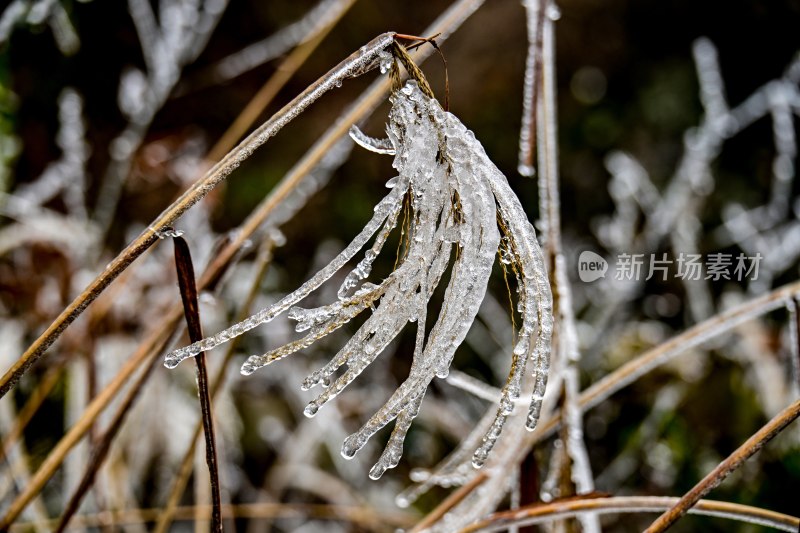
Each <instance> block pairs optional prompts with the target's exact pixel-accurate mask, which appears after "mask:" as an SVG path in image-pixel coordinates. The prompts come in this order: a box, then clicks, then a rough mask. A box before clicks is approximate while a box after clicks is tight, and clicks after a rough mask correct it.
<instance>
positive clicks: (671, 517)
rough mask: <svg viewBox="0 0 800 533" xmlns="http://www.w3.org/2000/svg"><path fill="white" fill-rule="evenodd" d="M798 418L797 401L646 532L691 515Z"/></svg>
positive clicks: (799, 405)
mask: <svg viewBox="0 0 800 533" xmlns="http://www.w3.org/2000/svg"><path fill="white" fill-rule="evenodd" d="M798 416H800V400H796V401H795V402H794V403H793V404H791V405H790V406H788V407H787V408H786V409H784V410H783V411H781V412H780V413H778V414H777V415H776V416H775V417H774V418H773V419H772V420H770V421H769V422H767V424H766V425H765V426H764V427H762V428H761V429H759V430H758V431H757V432H756V433H755V434H754V435H753V436H752V437H750V438H749V439H747V441H745V443H744V444H742V445H741V446H739V448H737V449H736V451H735V452H733V453H732V454H731V455H729V456H728V458H727V459H725V460H724V461H722V462H721V463H720V464H718V465H717V467H716V468H714V470H712V471H711V472H709V473H708V475H706V477H704V478H703V479H702V480H700V482H699V483H698V484H697V485H695V486H694V487H692V490H690V491H689V492H687V493H686V494H684V495H683V497H682V498H681V499H680V500H679V501H678V502H677V503H676V504H674V505H673V506H672V507H671V508H670V509H668V510H667V512H665V513H664V514H662V515H661V516H659V517H658V518H657V519H656V521H655V522H653V523H652V524H650V527H648V528H647V530H646V531H645V533H660V532H661V531H666V530H667V528H669V527H670V526H671V525H672V524H673V523H675V522H676V521H677V520H678V519H679V518H680V517H682V516H683V515H685V514H686V513H687V512H691V510H692V508H693V506H695V505H696V504H697V502H699V501H700V498H702V497H703V496H705V495H706V494H708V493H709V492H711V490H713V489H714V488H715V487H717V486H718V485H719V484H720V483H722V482H723V481H724V480H725V478H726V477H728V475H730V473H731V472H733V471H734V470H736V469H737V468H739V467H740V466H741V465H742V463H744V462H745V461H746V460H747V459H749V458H750V457H751V456H752V455H753V454H755V453H756V452H757V451H758V450H760V449H761V448H763V447H764V445H765V444H766V443H767V442H769V441H770V440H772V438H773V437H775V435H777V434H778V433H780V432H781V431H782V430H783V429H784V428H786V426H788V425H789V424H791V423H792V422H794V421H795V420H796V419H797V417H798Z"/></svg>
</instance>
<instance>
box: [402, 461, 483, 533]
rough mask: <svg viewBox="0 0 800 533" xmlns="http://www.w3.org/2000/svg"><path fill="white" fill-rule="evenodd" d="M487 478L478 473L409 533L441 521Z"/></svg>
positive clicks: (414, 532)
mask: <svg viewBox="0 0 800 533" xmlns="http://www.w3.org/2000/svg"><path fill="white" fill-rule="evenodd" d="M488 477H489V476H488V475H487V474H486V472H485V471H484V472H479V473H478V475H477V476H475V477H474V478H472V479H471V480H470V481H469V483H467V484H466V485H463V486H462V487H460V488H459V489H458V490H457V491H455V492H453V493H452V494H450V495H449V496H448V497H447V498H445V499H444V501H443V502H442V503H440V504H439V505H437V506H436V508H435V509H434V510H433V511H431V512H430V513H428V514H427V516H425V518H423V519H422V520H420V521H419V523H418V524H417V525H416V526H414V529H412V530H411V531H410V532H409V533H420V532H421V531H425V530H426V529H428V528H429V527H430V526H432V525H433V524H434V523H436V522H437V521H438V520H439V519H441V518H442V517H443V516H444V515H446V514H447V512H448V511H449V510H450V509H452V508H453V507H455V506H456V505H458V504H459V503H460V502H461V500H463V499H464V498H466V497H467V496H469V494H470V493H471V492H472V491H473V490H475V489H476V488H477V487H479V486H480V485H481V483H483V482H484V481H486V478H488Z"/></svg>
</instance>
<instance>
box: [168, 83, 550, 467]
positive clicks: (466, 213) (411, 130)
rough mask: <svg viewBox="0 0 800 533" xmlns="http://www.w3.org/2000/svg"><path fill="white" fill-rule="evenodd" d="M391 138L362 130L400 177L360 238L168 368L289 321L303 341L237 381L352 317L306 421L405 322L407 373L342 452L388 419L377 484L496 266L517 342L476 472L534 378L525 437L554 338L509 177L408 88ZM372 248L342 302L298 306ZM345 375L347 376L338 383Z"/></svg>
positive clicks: (319, 380)
mask: <svg viewBox="0 0 800 533" xmlns="http://www.w3.org/2000/svg"><path fill="white" fill-rule="evenodd" d="M391 103H392V108H391V112H390V114H389V124H388V127H387V132H388V136H389V138H388V140H383V141H380V140H375V139H372V138H369V137H367V136H365V135H364V134H363V133H361V132H360V131H358V130H354V131H353V133H352V134H351V135H352V136H353V138H354V139H355V140H356V141H357V142H358V144H360V145H362V146H364V147H365V148H368V149H371V150H373V151H376V152H379V153H384V154H394V168H395V169H397V171H398V172H399V175H398V176H397V177H395V178H392V179H391V180H389V181H388V182H387V184H386V186H387V187H389V188H390V189H391V191H390V192H389V194H388V195H387V196H386V197H385V198H383V200H381V201H380V203H378V205H377V206H376V207H375V213H374V215H373V217H372V219H371V220H370V221H369V222H368V223H367V225H366V226H365V227H364V229H363V230H362V231H361V233H359V234H358V236H356V237H355V239H354V240H353V241H352V242H351V243H350V245H349V246H347V247H346V248H345V249H344V250H343V251H342V252H341V253H340V254H339V255H338V256H337V257H336V258H335V259H334V260H333V261H332V262H331V263H330V264H328V265H327V266H326V267H325V268H323V269H322V270H320V271H319V272H318V273H317V274H316V275H314V276H313V277H312V278H311V279H310V280H308V281H307V282H306V283H304V284H303V285H302V286H301V287H300V288H298V289H297V290H296V291H295V292H293V293H291V294H289V295H288V296H286V297H284V298H283V299H282V300H280V301H279V302H277V303H275V304H274V305H271V306H269V307H267V308H265V309H263V310H261V311H260V312H258V313H257V314H255V315H253V316H252V317H250V318H248V319H247V320H244V321H242V322H240V323H238V324H235V325H233V326H231V327H229V328H228V329H226V330H224V331H222V332H220V333H218V334H216V335H214V336H213V337H208V338H206V339H203V340H201V341H199V342H196V343H194V344H192V345H190V346H187V347H185V348H181V349H179V350H175V351H173V352H172V353H170V354H168V355H167V357H166V361H165V365H166V366H167V367H169V368H173V367H175V366H176V365H177V364H178V363H180V362H181V361H182V360H183V359H186V358H188V357H192V356H195V355H197V354H198V353H200V352H201V351H205V350H209V349H211V348H213V347H215V346H217V345H219V344H222V343H224V342H226V341H228V340H230V339H231V338H233V337H236V336H238V335H241V334H242V333H244V332H245V331H248V330H250V329H252V328H254V327H256V326H258V325H259V324H262V323H264V322H268V321H270V320H272V319H273V318H275V317H276V316H278V315H279V314H281V313H283V312H285V311H287V310H288V316H289V318H291V319H293V320H295V321H297V326H296V330H297V331H298V332H307V333H306V335H305V337H303V338H301V339H299V340H297V341H294V342H290V343H288V344H286V345H284V346H281V347H280V348H277V349H275V350H272V351H270V352H269V353H266V354H264V355H254V356H251V357H250V358H248V359H247V361H246V362H245V363H244V365H243V366H242V370H241V372H242V374H245V375H249V374H251V373H253V372H254V371H255V370H256V369H258V368H260V367H262V366H265V365H268V364H270V363H272V362H274V361H277V360H278V359H281V358H283V357H286V356H287V355H289V354H291V353H294V352H296V351H298V350H301V349H303V348H307V347H309V346H310V345H311V344H313V343H314V342H315V341H317V340H319V339H320V338H322V337H324V336H325V335H328V334H329V333H331V332H332V331H334V330H336V329H337V328H339V327H341V326H343V325H344V324H346V323H347V322H348V321H350V320H351V319H353V318H355V317H356V316H357V315H358V314H359V313H361V312H362V311H365V310H367V309H371V316H370V317H369V318H368V319H367V320H366V321H365V322H364V324H363V325H362V326H361V327H360V328H359V329H358V331H357V332H356V333H355V334H354V335H353V337H352V338H350V340H349V341H347V343H346V344H345V345H344V346H343V347H342V348H341V350H339V352H338V353H337V354H336V355H335V356H334V357H333V359H332V360H331V361H330V362H329V363H328V364H326V365H325V366H324V367H322V368H320V369H319V370H317V371H316V372H314V373H313V374H311V375H310V376H308V377H307V378H306V380H305V381H304V382H303V385H302V387H303V389H305V390H307V389H310V388H312V387H314V386H316V385H322V386H323V391H322V393H321V394H320V395H319V396H318V397H317V398H316V399H315V400H313V401H312V402H311V403H309V404H308V406H307V407H306V409H305V414H306V415H307V416H314V415H315V414H316V413H317V411H318V410H319V408H320V407H321V406H322V405H323V404H325V403H326V402H327V401H329V400H331V399H332V398H334V397H335V396H336V395H338V394H339V393H340V392H342V390H344V388H345V387H347V386H348V385H349V384H350V383H352V381H353V380H354V379H355V378H356V377H357V376H358V375H359V374H360V373H361V372H362V371H364V369H365V368H366V367H367V366H368V365H369V364H370V363H372V362H373V361H374V360H375V359H376V358H377V357H378V355H379V354H380V353H381V352H382V351H383V350H384V349H385V348H386V346H387V345H388V344H389V343H390V342H391V341H392V340H393V339H394V338H395V337H397V335H398V334H399V333H400V331H401V330H402V329H403V328H404V327H405V326H406V324H407V323H409V322H416V328H417V329H416V344H415V348H414V355H413V362H412V366H411V370H410V372H409V376H408V378H407V379H406V381H405V382H404V383H403V384H402V385H400V387H399V388H398V389H397V390H396V391H395V392H394V393H393V394H392V396H391V397H390V398H389V399H388V401H387V402H386V403H385V404H384V405H383V407H382V408H381V409H380V410H379V411H378V412H377V413H375V414H374V415H373V416H372V418H370V419H369V421H368V422H366V423H365V424H364V425H363V427H362V428H361V429H360V430H359V431H357V432H356V433H354V434H352V435H350V436H349V437H348V438H347V439H346V440H345V442H344V444H343V446H342V455H343V456H344V457H345V458H352V457H353V456H354V455H355V453H356V452H357V451H358V450H359V449H361V448H362V447H363V446H364V444H365V443H366V442H367V440H368V439H369V438H370V437H372V436H373V435H374V434H375V433H377V432H378V431H379V430H380V429H381V428H383V427H384V426H385V425H387V424H388V423H389V422H391V421H392V420H396V422H395V426H394V431H393V432H392V434H391V437H390V438H389V442H388V444H387V445H386V448H385V450H384V452H383V454H382V455H381V457H380V459H379V460H378V462H377V463H376V464H375V466H374V467H373V468H372V469H371V471H370V477H371V478H373V479H377V478H379V477H380V476H381V475H382V474H383V473H384V472H385V471H386V470H387V469H389V468H393V467H395V466H396V465H397V464H398V462H399V460H400V457H401V455H402V451H403V441H404V439H405V435H406V432H407V431H408V429H409V427H410V426H411V423H412V421H413V419H414V417H416V416H417V414H418V413H419V409H420V405H421V403H422V399H423V397H424V395H425V392H426V390H427V388H428V385H429V384H430V382H431V381H432V380H433V378H434V377H438V378H444V377H446V376H447V374H448V371H449V367H450V364H451V362H452V360H453V356H454V353H455V351H456V349H457V348H458V346H459V345H460V344H461V343H462V341H463V340H464V337H465V336H466V334H467V331H468V330H469V328H470V326H471V325H472V322H473V320H474V319H475V315H476V314H477V312H478V308H479V306H480V305H481V301H482V300H483V297H484V294H485V292H486V286H487V282H488V280H489V277H490V274H491V271H492V266H493V264H494V260H495V256H496V255H497V254H498V250H500V254H499V255H500V260H501V261H502V262H503V263H504V264H505V265H510V266H511V268H510V270H512V271H513V272H514V273H515V274H516V277H517V284H518V292H519V302H518V310H519V313H520V314H521V317H522V326H521V328H520V331H519V335H518V340H517V341H516V344H515V347H514V350H513V357H512V363H511V371H510V373H509V376H508V380H507V382H506V384H505V386H504V388H503V390H502V397H501V401H500V406H499V408H498V411H497V415H496V418H495V420H494V423H493V424H492V426H491V427H490V429H489V430H488V432H487V434H486V436H485V438H484V440H483V443H482V444H481V445H480V447H479V448H478V450H476V452H475V455H474V458H473V464H474V465H475V466H476V467H480V466H481V465H483V463H484V461H485V460H486V457H487V455H488V454H489V452H490V451H491V449H492V447H493V446H494V443H495V441H496V440H497V438H498V436H499V435H500V432H501V431H502V428H503V424H504V422H505V420H506V418H507V417H508V415H509V414H511V412H512V411H513V410H514V408H515V405H516V404H517V399H518V398H519V396H520V393H521V389H522V384H523V378H524V377H525V375H526V368H529V367H530V366H531V365H529V363H530V362H531V361H532V367H533V376H534V377H533V380H532V381H533V386H532V388H533V397H532V400H531V403H530V410H529V413H528V418H527V427H528V428H530V429H533V428H534V426H535V425H536V423H537V421H538V418H539V413H540V410H541V405H542V399H543V395H544V391H545V386H546V384H547V375H548V369H549V356H550V353H549V352H550V336H551V331H552V299H551V295H550V287H549V284H548V280H547V274H546V271H545V268H544V265H543V260H542V254H541V251H540V249H539V245H538V243H537V241H536V236H535V233H534V230H533V226H532V225H531V224H530V222H528V219H527V217H526V215H525V213H524V211H523V209H522V206H521V205H520V203H519V200H518V199H517V197H516V196H515V194H514V193H513V191H512V190H511V188H510V187H509V185H508V182H507V181H506V178H505V176H503V174H502V173H501V172H500V171H499V170H498V169H497V167H496V166H495V165H494V164H493V163H492V162H491V161H490V160H489V158H488V157H487V156H486V153H485V151H484V149H483V147H482V146H481V144H480V143H479V142H478V141H477V140H476V139H475V136H474V134H473V133H472V132H471V131H469V130H468V129H467V128H466V127H464V125H463V124H462V123H461V122H460V121H459V120H458V119H457V118H456V117H455V116H454V115H452V114H450V113H448V112H446V111H444V110H443V109H442V107H441V106H440V105H439V103H438V102H437V101H436V100H435V99H433V98H430V97H429V96H427V95H426V94H424V93H423V91H422V90H420V87H419V86H418V84H417V82H415V81H408V82H406V84H405V85H404V86H403V87H402V88H400V89H399V90H397V91H395V93H394V94H393V96H392V98H391ZM404 203H409V204H410V209H411V216H410V224H409V227H408V228H407V232H408V235H407V247H406V251H405V254H404V256H403V258H402V261H401V262H400V264H399V265H398V266H397V267H396V268H395V270H394V271H393V272H392V273H391V274H390V275H389V276H388V277H386V279H384V280H383V281H381V282H380V283H378V284H374V283H370V282H368V281H366V279H367V278H368V276H369V274H370V270H371V267H372V264H373V262H374V260H375V258H376V257H377V256H378V254H380V252H381V250H382V248H383V246H384V244H385V243H386V241H387V238H388V236H389V235H390V233H391V232H392V230H393V229H394V228H395V227H396V226H397V223H398V219H399V216H400V214H401V212H402V210H403V205H404ZM373 235H375V237H374V241H372V246H371V247H370V248H369V249H368V250H367V251H366V252H365V254H364V257H363V259H361V261H360V262H359V263H358V264H357V265H356V267H355V268H354V269H353V270H352V271H351V272H350V273H349V274H348V275H347V276H346V278H345V280H344V282H343V284H342V286H341V288H340V289H339V293H338V296H339V298H338V300H337V301H335V302H333V303H331V304H329V305H325V306H322V307H318V308H315V309H303V308H300V307H295V304H297V303H298V302H299V301H300V300H302V299H303V298H305V297H306V296H308V295H309V294H310V293H311V292H312V291H314V290H315V289H317V288H318V287H319V286H320V285H322V283H324V282H325V281H326V280H328V279H329V278H331V277H332V276H333V275H334V274H335V273H336V272H337V271H339V270H340V269H341V268H342V267H344V266H345V264H346V263H347V262H348V261H349V260H351V259H352V258H353V257H354V256H355V255H356V254H357V253H358V252H359V251H360V250H361V249H362V248H363V247H364V246H365V245H367V243H368V242H369V241H370V240H371V239H372V238H373ZM451 258H452V262H453V266H452V272H451V274H450V280H449V284H448V286H447V288H446V291H445V295H444V301H443V303H442V306H441V312H440V313H439V316H438V317H435V324H434V325H433V327H432V329H431V330H430V333H429V334H428V335H427V336H426V335H425V331H426V323H427V322H428V320H431V317H428V316H427V308H428V302H429V300H430V298H431V295H432V294H433V291H434V289H435V288H436V287H437V285H438V284H439V282H440V280H441V279H442V276H443V274H444V273H445V271H446V269H447V267H448V265H449V264H450V263H451ZM344 366H346V370H345V371H344V372H342V373H341V374H340V375H338V377H337V376H335V374H337V371H338V370H339V369H340V368H342V367H344Z"/></svg>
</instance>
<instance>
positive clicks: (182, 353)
mask: <svg viewBox="0 0 800 533" xmlns="http://www.w3.org/2000/svg"><path fill="white" fill-rule="evenodd" d="M402 193H403V191H402V188H401V187H397V188H395V189H393V190H392V191H390V192H389V194H387V195H386V197H385V198H384V199H383V200H382V201H381V202H380V203H379V204H378V205H377V206H376V207H375V214H374V215H373V217H372V219H371V220H370V221H369V222H368V223H367V225H366V226H365V227H364V229H363V230H361V233H359V234H358V235H357V236H356V238H355V239H353V241H352V242H351V243H350V245H349V246H347V248H345V249H344V250H343V251H342V252H341V253H340V254H339V255H338V256H337V257H336V259H334V260H333V262H331V264H330V265H328V266H327V267H326V268H324V269H322V270H321V271H319V272H318V273H317V274H316V275H314V276H313V277H312V278H311V279H310V280H308V281H307V282H305V283H304V284H303V285H301V286H300V288H298V289H297V290H296V291H295V292H293V293H291V294H289V295H287V296H285V297H284V298H282V299H281V300H280V301H279V302H277V303H275V304H273V305H271V306H269V307H266V308H264V309H262V310H261V311H259V312H258V313H256V314H255V315H253V316H251V317H250V318H248V319H247V320H243V321H242V322H239V323H237V324H234V325H233V326H231V327H229V328H227V329H225V330H223V331H221V332H219V333H217V334H216V335H214V336H212V337H207V338H205V339H203V340H201V341H198V342H195V343H193V344H190V345H189V346H187V347H185V348H181V349H179V350H175V351H173V352H170V353H169V354H168V355H167V356H166V358H165V360H164V365H165V366H167V367H169V368H174V367H175V366H177V365H178V363H180V362H181V361H183V360H184V359H186V358H187V357H194V356H195V355H197V354H198V353H200V352H202V351H207V350H210V349H212V348H214V347H215V346H219V345H220V344H222V343H224V342H227V341H229V340H230V339H232V338H233V337H238V336H239V335H241V334H242V333H245V332H246V331H249V330H251V329H253V328H254V327H256V326H258V325H259V324H263V323H264V322H269V321H270V320H272V319H273V318H275V317H276V316H278V315H279V314H281V313H283V312H284V311H286V310H287V309H289V308H290V307H291V306H293V305H295V304H296V303H297V302H299V301H300V300H302V299H303V298H305V297H306V296H308V295H309V294H310V293H311V292H312V291H314V290H315V289H316V288H318V287H319V286H320V285H322V284H323V283H324V282H325V281H327V280H328V279H329V278H330V277H331V276H333V275H334V274H335V273H336V272H338V271H339V270H340V269H341V268H342V267H343V266H344V265H345V263H347V261H349V260H350V259H352V258H353V256H355V254H356V253H358V251H359V250H361V248H363V247H364V245H365V244H366V243H367V241H368V240H369V239H370V238H371V237H372V235H373V234H374V233H375V232H376V231H377V230H378V228H379V227H380V226H381V224H383V221H384V220H386V218H387V217H388V216H389V214H390V213H391V211H392V208H393V206H394V205H396V204H397V203H398V202H400V201H401V200H402ZM256 368H257V367H254V368H253V369H252V370H255V369H256ZM251 372H252V371H251Z"/></svg>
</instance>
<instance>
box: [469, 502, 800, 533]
mask: <svg viewBox="0 0 800 533" xmlns="http://www.w3.org/2000/svg"><path fill="white" fill-rule="evenodd" d="M677 501H678V498H670V497H663V496H616V497H607V498H605V497H604V498H586V497H585V496H584V497H577V498H572V499H568V500H557V501H553V502H550V503H545V504H537V505H531V506H528V507H525V508H522V509H517V510H514V511H503V512H499V513H494V514H492V515H489V516H488V517H486V518H485V519H483V520H481V521H479V522H475V523H474V524H471V525H470V526H469V527H466V528H464V529H462V530H461V532H460V533H473V532H476V531H498V530H502V529H505V528H506V527H508V526H510V525H528V524H540V523H547V522H551V521H553V520H555V519H559V518H569V517H574V516H576V515H578V514H580V513H584V512H587V511H591V512H594V513H597V514H616V513H648V512H659V511H661V510H662V509H668V508H669V507H670V506H672V505H673V504H674V503H675V502H677ZM689 512H690V513H691V514H698V515H704V516H716V517H720V518H727V519H730V520H739V521H741V522H747V523H750V524H758V525H762V526H768V527H772V528H775V529H779V530H781V531H791V532H795V531H797V528H798V526H800V519H798V518H796V517H794V516H789V515H786V514H782V513H776V512H774V511H769V510H766V509H761V508H758V507H751V506H749V505H741V504H738V503H729V502H720V501H714V500H700V501H699V502H698V503H697V505H696V506H695V507H693V508H692V509H691V510H690V511H689Z"/></svg>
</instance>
